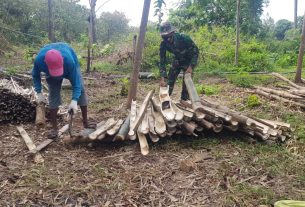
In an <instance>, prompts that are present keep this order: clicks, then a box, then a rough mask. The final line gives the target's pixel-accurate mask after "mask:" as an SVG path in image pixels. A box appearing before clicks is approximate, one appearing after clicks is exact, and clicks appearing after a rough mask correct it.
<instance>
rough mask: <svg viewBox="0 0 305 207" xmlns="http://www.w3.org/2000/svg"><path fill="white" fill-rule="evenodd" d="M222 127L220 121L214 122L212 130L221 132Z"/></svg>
mask: <svg viewBox="0 0 305 207" xmlns="http://www.w3.org/2000/svg"><path fill="white" fill-rule="evenodd" d="M222 129H223V125H222V124H220V123H215V124H214V127H213V131H214V132H215V133H219V132H221V131H222Z"/></svg>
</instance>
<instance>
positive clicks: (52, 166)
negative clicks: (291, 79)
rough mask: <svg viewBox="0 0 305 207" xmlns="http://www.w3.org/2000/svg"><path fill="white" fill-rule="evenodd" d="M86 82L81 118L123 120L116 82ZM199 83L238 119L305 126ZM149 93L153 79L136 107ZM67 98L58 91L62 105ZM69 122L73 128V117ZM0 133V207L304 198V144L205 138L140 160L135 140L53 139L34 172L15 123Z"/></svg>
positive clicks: (231, 91)
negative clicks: (86, 113) (187, 165)
mask: <svg viewBox="0 0 305 207" xmlns="http://www.w3.org/2000/svg"><path fill="white" fill-rule="evenodd" d="M92 76H95V77H97V78H98V80H87V81H86V83H87V92H88V95H89V98H90V106H89V110H90V118H91V119H92V120H95V121H96V122H98V121H101V120H105V119H106V118H109V117H116V118H119V117H121V118H123V117H125V116H126V113H127V112H126V108H125V105H124V104H125V102H126V97H123V96H121V95H120V90H121V85H122V84H121V83H120V80H105V79H103V78H99V76H97V75H92ZM202 82H204V83H205V84H218V85H220V86H221V91H220V93H218V94H216V95H212V96H211V98H212V99H214V100H217V101H218V102H222V103H224V104H226V105H227V106H229V107H231V108H233V109H237V110H243V113H245V114H248V115H255V116H258V117H266V118H270V119H278V120H284V121H287V120H288V121H290V120H291V117H294V118H296V119H298V120H300V121H301V123H302V121H304V120H305V115H304V112H301V111H298V110H292V109H287V107H284V106H282V105H279V104H276V103H272V102H270V101H269V100H265V99H263V98H262V102H263V104H262V105H261V106H259V107H256V108H251V109H248V108H246V107H245V104H244V100H245V99H246V97H247V96H248V95H249V93H248V90H247V89H243V88H238V87H235V86H233V85H232V84H230V83H228V81H226V80H225V79H223V78H206V79H204V80H202ZM179 85H180V86H179ZM157 86H158V83H157V81H141V83H140V87H139V91H138V97H140V100H142V99H143V97H145V95H146V93H147V92H148V91H149V90H150V89H153V88H154V89H157ZM180 87H181V83H179V84H178V87H176V88H175V92H174V97H176V98H177V97H179V96H178V95H179V93H180V90H181V89H180ZM70 93H71V91H69V90H65V91H64V93H63V97H64V100H65V103H68V101H69V97H70ZM290 115H291V116H290ZM287 116H289V119H288V118H287ZM77 123H78V125H79V126H81V119H80V113H79V114H78V115H77ZM296 123H298V122H296ZM60 124H61V125H63V124H65V123H64V121H62V122H61V123H60ZM303 124H304V122H303ZM24 128H25V129H26V131H27V132H28V133H29V135H30V137H31V138H33V140H34V142H35V143H39V142H41V141H42V140H44V139H45V137H46V131H47V128H43V129H38V128H36V127H35V125H34V124H25V125H24ZM0 131H1V134H0V198H1V199H0V206H209V207H210V206H247V207H251V206H260V205H261V206H272V204H273V203H274V202H275V201H277V200H281V199H294V200H305V190H304V189H305V188H304V187H305V162H304V153H305V150H304V149H305V144H304V140H305V137H299V138H298V139H292V140H290V141H288V142H287V143H285V144H281V145H266V144H263V143H258V142H257V143H248V142H246V141H243V140H244V139H243V138H244V137H245V135H244V134H236V133H235V134H233V133H229V132H226V131H224V132H222V133H221V134H214V133H211V132H204V133H203V134H202V135H200V136H199V137H197V138H194V137H186V136H180V137H172V138H162V139H161V140H160V141H159V142H158V143H149V145H150V153H149V155H147V156H142V155H141V153H140V149H139V144H138V143H137V141H127V142H124V143H111V142H109V143H94V144H91V145H77V146H68V145H65V144H64V143H63V142H62V140H59V141H57V142H54V143H52V144H51V145H50V146H49V147H48V148H46V150H44V151H42V153H41V154H42V156H43V158H44V160H45V161H44V163H43V164H34V163H33V159H32V157H31V156H29V155H28V154H27V152H28V150H27V148H26V146H25V143H24V141H23V140H22V138H21V137H20V136H19V134H18V132H17V130H16V126H15V125H5V126H0ZM301 135H302V134H301ZM198 157H200V159H198V160H197V161H196V162H195V165H194V166H193V169H191V170H188V171H187V170H185V171H184V170H181V168H180V166H181V165H182V164H183V162H185V161H188V160H191V159H193V158H198Z"/></svg>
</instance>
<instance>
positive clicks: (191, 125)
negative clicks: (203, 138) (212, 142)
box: [182, 121, 198, 137]
mask: <svg viewBox="0 0 305 207" xmlns="http://www.w3.org/2000/svg"><path fill="white" fill-rule="evenodd" d="M182 126H183V127H184V129H186V131H187V132H189V133H190V134H191V135H194V136H196V137H197V136H198V135H197V134H195V132H194V131H195V129H196V127H197V124H195V123H194V122H190V123H188V122H185V121H184V122H183V124H182Z"/></svg>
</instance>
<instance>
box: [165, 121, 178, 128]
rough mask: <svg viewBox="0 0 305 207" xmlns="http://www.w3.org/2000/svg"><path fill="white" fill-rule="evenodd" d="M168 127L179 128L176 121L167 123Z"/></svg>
mask: <svg viewBox="0 0 305 207" xmlns="http://www.w3.org/2000/svg"><path fill="white" fill-rule="evenodd" d="M166 126H167V127H170V128H174V127H176V126H177V123H176V122H175V121H167V122H166Z"/></svg>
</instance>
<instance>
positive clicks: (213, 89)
mask: <svg viewBox="0 0 305 207" xmlns="http://www.w3.org/2000/svg"><path fill="white" fill-rule="evenodd" d="M196 90H197V93H198V94H205V95H214V94H218V93H219V92H220V90H221V89H220V87H219V86H217V85H204V84H200V85H196Z"/></svg>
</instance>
